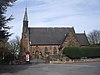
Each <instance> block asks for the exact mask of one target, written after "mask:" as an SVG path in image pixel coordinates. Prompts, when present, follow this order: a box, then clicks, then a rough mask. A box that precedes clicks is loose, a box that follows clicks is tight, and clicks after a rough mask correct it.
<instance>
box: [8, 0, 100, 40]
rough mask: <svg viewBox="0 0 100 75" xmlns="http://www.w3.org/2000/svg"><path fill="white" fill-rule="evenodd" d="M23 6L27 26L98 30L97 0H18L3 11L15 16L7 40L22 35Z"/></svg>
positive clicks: (99, 26)
mask: <svg viewBox="0 0 100 75" xmlns="http://www.w3.org/2000/svg"><path fill="white" fill-rule="evenodd" d="M26 7H27V9H28V11H27V12H28V21H29V27H74V29H75V31H76V33H83V32H84V31H85V33H86V34H87V35H88V34H89V33H90V32H92V31H93V30H100V0H17V1H16V2H15V3H14V4H13V7H9V8H8V9H7V13H6V15H7V16H8V17H9V16H10V15H13V17H14V20H13V21H11V22H10V23H9V24H8V25H9V26H13V28H12V29H11V30H10V32H11V33H14V34H13V35H12V36H11V37H10V39H13V38H15V36H20V37H21V34H22V26H23V17H24V12H25V8H26Z"/></svg>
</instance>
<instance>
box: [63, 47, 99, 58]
mask: <svg viewBox="0 0 100 75" xmlns="http://www.w3.org/2000/svg"><path fill="white" fill-rule="evenodd" d="M63 54H64V55H65V56H67V57H69V58H72V59H75V58H77V59H79V58H98V57H100V47H98V48H95V47H94V48H93V47H90V48H77V47H67V48H65V49H64V50H63Z"/></svg>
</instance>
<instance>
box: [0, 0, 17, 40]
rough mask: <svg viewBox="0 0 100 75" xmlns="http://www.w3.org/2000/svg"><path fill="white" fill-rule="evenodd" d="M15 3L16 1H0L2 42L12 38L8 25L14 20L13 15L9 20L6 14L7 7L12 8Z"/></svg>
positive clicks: (0, 33)
mask: <svg viewBox="0 0 100 75" xmlns="http://www.w3.org/2000/svg"><path fill="white" fill-rule="evenodd" d="M15 1H16V0H0V42H1V41H7V40H8V38H9V36H11V34H10V33H9V31H8V30H9V29H10V28H11V27H9V26H7V23H8V22H9V21H11V20H12V19H13V18H12V15H11V16H10V17H9V18H7V17H6V16H5V14H6V12H7V7H11V6H12V4H13V3H14V2H15Z"/></svg>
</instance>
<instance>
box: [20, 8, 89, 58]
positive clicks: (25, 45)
mask: <svg viewBox="0 0 100 75" xmlns="http://www.w3.org/2000/svg"><path fill="white" fill-rule="evenodd" d="M88 45H89V42H88V39H87V37H86V34H85V32H84V33H76V32H75V30H74V27H28V16H27V8H26V9H25V14H24V19H23V29H22V38H21V46H22V51H23V52H24V53H26V52H29V53H30V54H31V55H34V54H39V55H40V56H44V57H45V56H46V54H48V55H57V54H59V53H60V52H61V51H62V50H63V49H64V48H65V47H83V46H88Z"/></svg>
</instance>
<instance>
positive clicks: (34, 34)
mask: <svg viewBox="0 0 100 75" xmlns="http://www.w3.org/2000/svg"><path fill="white" fill-rule="evenodd" d="M69 31H73V32H74V29H73V28H29V39H30V41H31V44H32V45H42V44H43V45H44V44H45V45H48V44H61V43H62V41H63V39H64V38H65V35H66V34H67V33H68V32H69Z"/></svg>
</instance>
